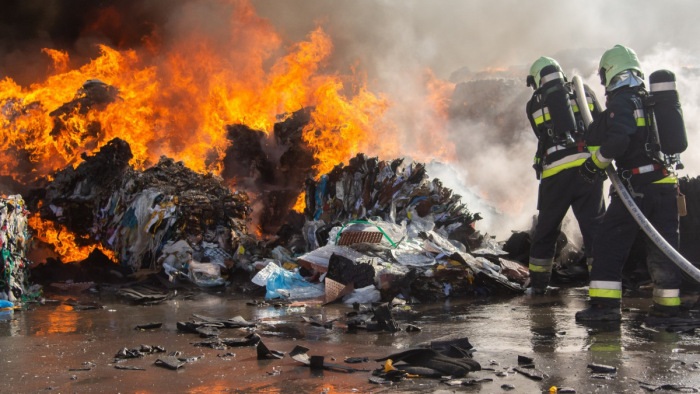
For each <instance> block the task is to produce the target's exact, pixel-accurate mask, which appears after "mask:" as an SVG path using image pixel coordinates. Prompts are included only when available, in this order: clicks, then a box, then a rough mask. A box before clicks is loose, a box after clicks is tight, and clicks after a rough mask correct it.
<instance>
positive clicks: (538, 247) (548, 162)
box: [527, 57, 605, 294]
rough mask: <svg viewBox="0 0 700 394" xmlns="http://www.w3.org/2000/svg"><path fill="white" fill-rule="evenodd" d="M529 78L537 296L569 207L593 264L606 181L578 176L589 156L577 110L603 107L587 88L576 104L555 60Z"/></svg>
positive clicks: (536, 67) (544, 61) (540, 63)
mask: <svg viewBox="0 0 700 394" xmlns="http://www.w3.org/2000/svg"><path fill="white" fill-rule="evenodd" d="M527 80H528V81H527V82H528V86H532V87H533V89H535V92H534V93H533V95H532V98H531V99H530V101H529V102H528V103H527V117H528V119H529V120H530V124H531V125H532V129H533V131H534V132H535V135H536V136H537V139H538V144H537V153H536V154H535V163H534V165H533V167H534V168H535V171H536V175H537V179H539V180H540V187H539V196H538V202H537V209H538V210H539V215H538V217H537V224H536V227H535V231H534V235H533V238H532V246H531V248H530V261H529V263H530V264H529V268H530V287H531V288H532V292H533V293H535V294H542V293H544V292H545V290H546V288H547V286H548V284H549V280H550V277H551V274H552V265H553V260H554V254H555V244H556V241H557V238H558V237H559V233H560V231H561V224H562V220H563V219H564V216H565V215H566V212H567V211H568V210H569V207H571V208H572V209H573V212H574V215H575V216H576V219H577V221H578V224H579V228H580V230H581V234H582V236H583V245H584V252H585V254H586V257H587V261H588V262H589V264H590V257H591V255H590V252H591V247H592V244H593V235H594V234H595V232H596V228H597V226H598V223H599V222H600V219H601V218H602V215H603V213H604V211H605V206H604V201H603V180H604V179H603V177H597V178H595V179H594V180H593V182H588V181H586V180H584V179H582V178H581V177H580V176H579V175H578V168H579V166H581V165H582V164H583V163H584V162H585V161H586V159H588V158H590V156H591V154H590V152H589V149H588V146H587V145H586V143H585V142H584V130H585V128H584V123H583V121H582V118H581V115H580V112H579V106H581V105H587V106H588V108H589V110H590V111H591V112H592V113H593V114H598V113H600V106H599V104H598V101H597V100H596V97H595V94H593V92H592V91H591V90H590V89H589V88H588V87H586V88H585V93H586V94H585V96H586V101H587V102H586V103H579V102H577V100H576V96H575V94H574V93H573V88H572V86H571V83H570V82H568V81H567V80H566V77H565V76H564V73H563V72H562V69H561V67H560V66H559V64H558V63H557V62H556V60H554V59H552V58H549V57H541V58H539V59H537V60H536V61H535V62H534V63H533V65H532V67H531V68H530V74H529V75H528V78H527Z"/></svg>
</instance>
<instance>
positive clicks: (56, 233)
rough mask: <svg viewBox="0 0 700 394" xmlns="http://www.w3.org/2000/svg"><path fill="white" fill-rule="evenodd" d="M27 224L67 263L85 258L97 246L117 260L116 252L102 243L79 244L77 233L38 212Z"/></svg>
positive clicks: (38, 237) (30, 217)
mask: <svg viewBox="0 0 700 394" xmlns="http://www.w3.org/2000/svg"><path fill="white" fill-rule="evenodd" d="M27 224H28V225H29V227H31V228H32V229H34V232H35V234H34V237H36V238H37V239H38V240H40V241H42V242H44V243H47V244H49V245H52V246H53V249H54V251H55V252H56V253H57V254H58V255H59V256H61V260H62V261H63V262H65V263H69V262H73V261H82V260H85V259H86V258H87V257H88V256H89V255H90V253H91V252H92V251H93V250H94V249H95V248H97V249H99V250H100V251H102V253H104V255H105V256H107V257H108V258H109V259H110V260H112V261H117V260H116V257H115V254H114V252H113V251H111V250H109V249H106V248H104V247H102V245H99V244H98V245H96V246H95V245H91V246H78V245H77V243H76V235H75V234H73V233H71V232H70V231H68V230H67V229H66V228H65V227H64V226H63V225H58V224H55V223H53V222H50V221H48V220H43V219H41V217H39V214H38V213H35V214H34V215H32V216H29V218H28V219H27ZM56 227H58V229H57V228H56ZM83 239H84V240H86V241H87V240H88V239H89V237H87V236H86V237H84V238H83ZM88 242H89V241H88Z"/></svg>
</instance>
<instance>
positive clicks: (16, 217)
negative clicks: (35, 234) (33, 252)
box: [0, 195, 36, 302]
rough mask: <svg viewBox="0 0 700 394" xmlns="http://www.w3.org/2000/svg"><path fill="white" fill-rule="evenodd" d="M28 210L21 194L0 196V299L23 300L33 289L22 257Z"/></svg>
mask: <svg viewBox="0 0 700 394" xmlns="http://www.w3.org/2000/svg"><path fill="white" fill-rule="evenodd" d="M28 214H29V212H28V211H27V210H26V208H25V204H24V200H23V199H22V196H20V195H12V196H9V197H0V253H1V254H2V264H0V300H6V301H11V302H15V301H17V300H25V299H26V298H28V297H31V296H32V294H33V293H34V292H36V289H34V288H32V287H30V284H29V269H28V266H29V260H27V259H26V258H25V254H26V251H27V242H28V241H29V236H28V233H27V216H28Z"/></svg>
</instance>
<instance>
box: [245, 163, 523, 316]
mask: <svg viewBox="0 0 700 394" xmlns="http://www.w3.org/2000/svg"><path fill="white" fill-rule="evenodd" d="M304 213H305V221H304V224H303V229H302V235H303V237H304V241H305V242H306V243H305V245H304V247H303V248H302V247H301V245H299V243H298V242H296V243H295V242H289V243H287V245H289V246H290V247H291V248H293V249H292V251H290V250H289V249H285V248H283V247H282V246H279V247H277V248H276V249H275V251H274V252H275V256H273V257H274V258H270V259H265V260H263V261H258V262H256V264H255V265H256V268H258V269H262V270H261V271H260V272H259V273H258V274H257V275H256V277H254V279H253V282H254V283H256V284H258V285H264V286H266V289H267V294H266V297H267V298H278V297H284V298H292V299H303V298H313V297H321V298H323V300H324V301H326V302H329V301H332V300H335V299H337V298H339V297H340V296H345V298H344V299H345V301H346V302H361V303H363V302H372V301H380V300H382V301H390V300H392V299H393V298H394V297H396V296H400V297H403V298H404V299H405V300H416V299H418V300H421V299H423V300H425V299H435V298H444V297H447V296H469V295H477V294H484V293H489V294H490V293H492V292H494V291H500V290H504V291H506V292H520V291H522V290H524V286H525V284H526V281H527V279H528V273H527V269H526V268H525V267H524V266H522V265H520V264H518V263H515V262H512V261H509V260H506V259H504V258H503V257H504V255H505V254H506V253H505V252H504V251H503V250H502V249H501V247H500V245H498V244H497V243H496V242H495V241H494V240H493V239H491V238H490V237H488V236H484V235H482V234H480V233H479V232H478V231H476V230H475V229H474V228H473V224H474V223H475V222H476V221H477V220H479V219H480V216H479V214H478V213H476V214H475V213H471V212H470V211H469V210H468V208H467V207H466V205H465V204H463V203H462V202H461V197H460V196H459V195H456V194H453V193H452V191H451V190H450V189H448V188H446V187H444V186H443V185H442V183H441V182H440V180H438V179H432V180H430V179H429V177H428V175H427V173H426V171H425V166H424V165H423V164H422V163H416V162H410V163H409V162H406V161H404V160H402V159H397V160H393V161H380V160H378V159H377V158H368V157H366V156H365V155H362V154H359V155H357V156H356V157H355V158H353V159H351V160H350V161H349V163H348V165H338V166H336V167H335V168H334V169H333V170H332V171H331V172H330V173H328V174H324V175H322V176H321V177H319V180H318V181H314V180H308V181H307V184H306V210H305V212H304ZM290 239H293V237H292V238H290ZM301 249H306V250H309V252H308V253H305V254H302V255H301V256H298V257H294V256H295V252H298V251H299V250H301ZM295 265H299V266H301V267H300V268H299V269H298V270H295V269H294V267H295ZM282 267H286V268H288V269H287V270H285V269H284V268H282ZM289 269H291V271H290V270H289ZM304 278H305V279H307V281H304ZM317 280H318V284H317V285H314V284H313V283H316V281H317ZM308 282H312V283H308ZM324 285H325V287H324Z"/></svg>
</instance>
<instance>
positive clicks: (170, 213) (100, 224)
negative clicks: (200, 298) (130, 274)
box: [40, 138, 250, 286]
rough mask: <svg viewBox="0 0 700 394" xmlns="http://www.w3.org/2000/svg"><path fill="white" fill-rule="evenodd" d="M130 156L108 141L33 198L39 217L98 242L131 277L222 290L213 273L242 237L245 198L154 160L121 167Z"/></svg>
mask: <svg viewBox="0 0 700 394" xmlns="http://www.w3.org/2000/svg"><path fill="white" fill-rule="evenodd" d="M131 157H132V154H131V149H130V147H129V145H128V143H126V142H125V141H123V140H121V139H118V138H116V139H114V140H112V141H109V142H108V143H107V144H106V145H104V146H103V147H102V148H100V150H99V152H97V153H96V154H95V155H94V156H84V157H83V159H84V161H83V162H82V163H81V164H80V165H79V166H78V167H76V168H75V169H73V168H72V167H70V166H69V167H68V168H66V169H64V170H62V171H60V172H58V173H57V174H56V175H55V177H54V180H53V181H52V182H51V183H50V184H49V185H48V186H47V187H46V189H45V196H43V198H42V199H41V207H40V214H41V217H42V218H43V219H45V220H51V221H54V222H57V223H60V224H63V225H65V226H66V227H67V229H68V230H69V231H72V232H74V233H75V234H76V235H78V236H79V237H78V238H81V237H82V238H85V239H87V241H85V242H91V243H97V242H99V243H101V244H102V245H103V246H104V247H106V248H107V249H110V250H112V251H114V252H116V256H117V257H118V259H119V262H120V263H121V264H122V265H123V266H125V267H128V268H130V269H131V270H132V271H137V270H139V269H140V268H160V267H163V268H164V269H165V270H166V272H168V273H169V274H171V275H172V274H173V272H178V273H184V274H185V275H187V276H189V277H190V279H191V280H192V281H193V282H195V283H197V284H199V285H202V286H207V285H220V284H223V282H224V281H223V279H222V278H221V276H220V268H222V267H225V266H226V261H227V260H230V259H231V254H232V253H233V250H234V244H235V243H236V241H237V240H238V239H239V238H240V237H241V236H246V235H247V229H246V221H247V219H248V215H249V212H250V207H249V201H248V196H247V195H246V194H245V193H239V192H232V191H231V190H230V189H229V188H228V187H227V186H226V185H225V184H224V183H223V180H222V179H221V178H219V177H216V176H213V175H211V174H198V173H196V172H194V171H192V170H190V169H188V168H187V167H185V165H184V164H183V163H182V162H175V161H173V160H172V159H169V158H166V157H161V159H160V161H159V162H158V164H156V165H155V166H153V167H151V168H148V169H146V170H144V171H140V170H135V169H133V168H132V167H131V166H129V159H131ZM82 238H81V239H82ZM205 262H208V263H212V264H203V263H205Z"/></svg>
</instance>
